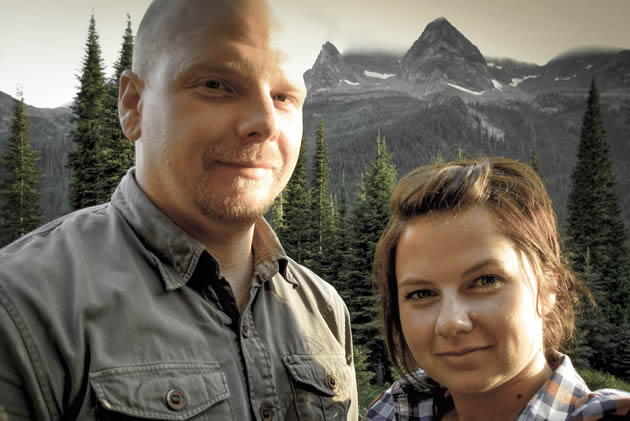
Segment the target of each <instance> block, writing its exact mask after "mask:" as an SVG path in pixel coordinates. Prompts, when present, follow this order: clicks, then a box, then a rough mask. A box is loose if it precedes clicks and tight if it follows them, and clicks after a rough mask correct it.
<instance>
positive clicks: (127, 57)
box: [96, 15, 134, 203]
mask: <svg viewBox="0 0 630 421" xmlns="http://www.w3.org/2000/svg"><path fill="white" fill-rule="evenodd" d="M132 57H133V32H132V30H131V18H130V16H129V15H127V28H126V29H125V33H124V35H123V43H122V47H121V50H120V56H119V57H118V60H117V61H116V63H115V64H114V75H113V76H112V78H111V79H110V80H109V81H108V82H107V85H106V89H105V92H106V95H105V103H104V113H105V120H104V122H105V127H104V140H103V143H102V145H101V147H100V148H98V153H99V155H98V161H97V162H98V165H99V168H98V172H99V177H98V181H97V184H96V196H97V198H96V202H97V203H100V202H107V201H109V200H110V197H111V194H112V193H113V192H114V190H115V189H116V186H117V185H118V183H119V182H120V179H121V178H122V177H123V176H124V175H125V173H126V172H127V170H128V169H129V168H131V167H132V166H133V164H134V146H133V142H131V141H130V140H129V139H127V137H125V135H124V133H123V132H122V129H121V127H120V121H119V118H118V90H119V88H120V76H121V74H122V72H123V71H124V70H127V69H131V63H132Z"/></svg>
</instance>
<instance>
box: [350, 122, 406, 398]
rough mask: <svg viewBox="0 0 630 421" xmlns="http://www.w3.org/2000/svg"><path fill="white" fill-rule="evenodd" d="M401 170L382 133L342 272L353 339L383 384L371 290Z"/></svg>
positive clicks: (384, 361) (383, 358)
mask: <svg viewBox="0 0 630 421" xmlns="http://www.w3.org/2000/svg"><path fill="white" fill-rule="evenodd" d="M397 178H398V173H397V170H396V167H395V166H394V164H393V162H392V157H391V155H390V153H389V151H388V150H387V145H386V143H385V139H384V138H383V139H381V136H380V133H379V135H378V137H377V140H376V156H375V158H374V161H373V162H372V164H371V165H370V167H369V168H368V170H367V172H366V173H365V174H364V176H363V177H362V180H361V184H360V188H359V194H358V196H357V200H356V202H355V205H354V207H353V212H352V216H351V218H350V223H349V227H348V228H349V230H350V233H349V235H348V236H349V247H348V252H347V255H346V256H345V258H344V270H343V271H342V273H341V277H342V282H344V284H345V288H344V289H343V290H342V293H343V298H344V299H345V301H346V303H347V304H348V307H349V309H350V315H351V317H352V328H353V338H354V340H355V342H356V343H358V344H360V345H364V346H365V347H366V349H367V350H368V354H369V355H368V356H369V358H368V360H369V362H370V366H371V368H372V369H373V370H374V372H375V373H376V382H377V384H379V385H383V384H384V382H385V381H386V380H389V377H390V363H389V360H388V358H387V354H386V352H385V347H384V343H383V338H382V335H381V333H380V327H379V317H378V311H377V308H376V301H375V300H376V298H375V297H374V294H373V291H372V273H371V268H372V258H373V256H374V250H375V249H376V243H377V242H378V239H379V238H380V236H381V234H382V232H383V229H384V228H385V225H386V224H387V221H388V219H389V197H390V196H391V193H392V191H393V189H394V187H395V185H396V181H397Z"/></svg>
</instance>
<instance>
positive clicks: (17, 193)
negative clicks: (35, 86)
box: [0, 90, 41, 245]
mask: <svg viewBox="0 0 630 421" xmlns="http://www.w3.org/2000/svg"><path fill="white" fill-rule="evenodd" d="M38 159H39V156H38V153H37V151H35V150H34V149H33V148H32V147H31V145H30V140H29V125H28V119H27V116H26V105H25V104H24V95H23V93H22V91H21V90H20V91H18V94H17V101H15V107H14V111H13V123H12V126H11V137H9V141H8V143H7V150H6V153H5V154H4V155H3V157H2V161H1V162H2V166H3V173H4V177H3V179H2V182H1V183H0V197H1V198H2V200H1V201H2V208H1V210H0V218H1V220H0V222H1V226H0V227H1V230H0V232H1V233H2V245H4V244H8V243H10V242H11V241H13V240H15V239H17V238H19V237H21V236H22V235H24V234H26V233H27V232H29V231H32V230H33V229H35V228H36V227H37V226H38V225H39V223H40V217H41V209H40V203H39V200H40V192H39V190H38V187H39V180H40V173H39V169H38V168H37V165H36V164H37V160H38Z"/></svg>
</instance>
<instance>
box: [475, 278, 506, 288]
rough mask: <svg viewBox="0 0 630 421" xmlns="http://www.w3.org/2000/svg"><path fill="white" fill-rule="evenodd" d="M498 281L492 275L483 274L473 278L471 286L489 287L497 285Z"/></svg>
mask: <svg viewBox="0 0 630 421" xmlns="http://www.w3.org/2000/svg"><path fill="white" fill-rule="evenodd" d="M498 283H499V279H498V278H497V277H496V276H494V275H483V276H480V277H479V278H477V279H475V281H474V282H473V285H472V286H473V287H477V288H489V287H493V286H495V285H497V284H498Z"/></svg>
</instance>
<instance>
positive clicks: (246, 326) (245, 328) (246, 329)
mask: <svg viewBox="0 0 630 421" xmlns="http://www.w3.org/2000/svg"><path fill="white" fill-rule="evenodd" d="M241 331H242V332H243V336H244V337H246V338H247V337H248V336H249V324H247V322H244V323H243V327H242V328H241Z"/></svg>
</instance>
